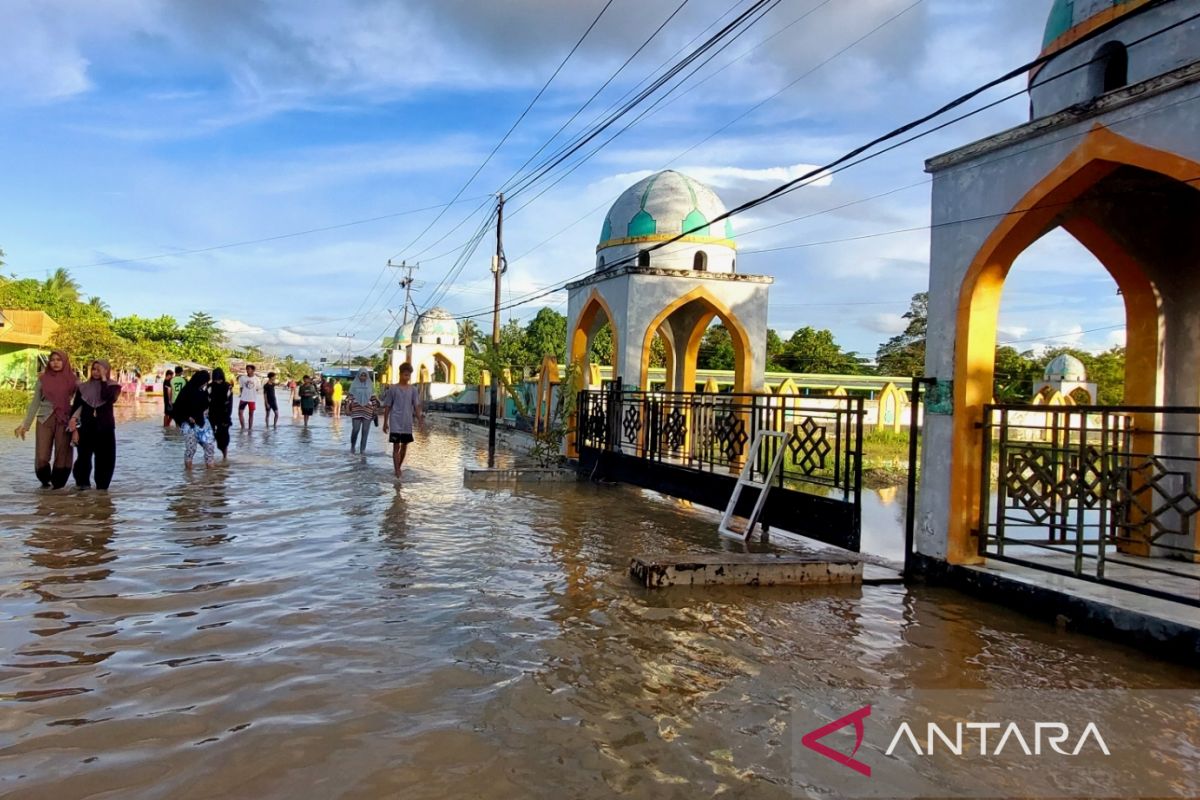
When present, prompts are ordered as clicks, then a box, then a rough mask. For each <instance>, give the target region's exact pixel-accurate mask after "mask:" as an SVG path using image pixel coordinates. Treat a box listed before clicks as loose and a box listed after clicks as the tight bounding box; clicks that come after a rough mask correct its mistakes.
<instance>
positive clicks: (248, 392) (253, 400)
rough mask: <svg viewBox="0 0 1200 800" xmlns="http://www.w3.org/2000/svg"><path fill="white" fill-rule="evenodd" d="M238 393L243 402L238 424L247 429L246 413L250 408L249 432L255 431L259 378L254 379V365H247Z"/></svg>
mask: <svg viewBox="0 0 1200 800" xmlns="http://www.w3.org/2000/svg"><path fill="white" fill-rule="evenodd" d="M238 391H239V392H240V394H241V400H240V401H239V402H238V423H239V424H240V425H241V426H242V428H243V429H246V428H247V426H246V419H245V413H246V408H247V406H248V407H249V408H250V425H249V430H254V408H255V406H257V405H258V378H256V377H254V365H253V364H247V365H246V374H245V375H243V376H241V377H240V378H238Z"/></svg>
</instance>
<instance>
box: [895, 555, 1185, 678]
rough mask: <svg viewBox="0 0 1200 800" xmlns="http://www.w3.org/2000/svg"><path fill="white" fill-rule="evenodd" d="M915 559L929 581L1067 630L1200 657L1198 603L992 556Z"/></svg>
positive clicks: (1164, 654)
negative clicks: (977, 560) (958, 560)
mask: <svg viewBox="0 0 1200 800" xmlns="http://www.w3.org/2000/svg"><path fill="white" fill-rule="evenodd" d="M916 561H917V565H918V569H919V571H920V572H921V573H923V574H924V576H925V578H926V579H927V580H929V581H930V582H931V583H937V584H942V585H947V586H951V587H953V588H955V589H958V590H960V591H963V592H967V593H968V594H971V595H974V596H976V597H980V598H982V599H985V600H990V601H992V602H997V603H1002V604H1003V605H1005V606H1006V607H1008V608H1010V609H1012V610H1014V611H1021V612H1023V613H1026V614H1029V615H1031V616H1033V617H1036V618H1039V619H1042V620H1045V621H1046V622H1049V623H1052V624H1056V625H1059V626H1061V627H1063V628H1065V629H1066V630H1070V631H1076V632H1079V633H1087V634H1091V635H1094V636H1102V637H1104V638H1106V639H1111V640H1114V641H1118V642H1122V643H1124V644H1128V645H1131V646H1133V647H1137V648H1139V649H1141V650H1143V651H1145V652H1148V653H1153V654H1155V655H1157V656H1160V657H1164V658H1170V659H1173V660H1178V661H1181V662H1183V663H1187V664H1189V665H1191V666H1195V665H1196V663H1197V659H1198V658H1200V608H1197V607H1195V606H1190V605H1187V604H1184V603H1177V602H1172V601H1170V600H1163V599H1160V598H1157V597H1150V596H1148V595H1144V594H1140V593H1138V592H1133V591H1129V590H1127V589H1121V588H1118V587H1115V586H1110V585H1105V584H1100V583H1096V582H1093V581H1086V580H1081V579H1079V578H1074V577H1070V576H1066V575H1058V574H1055V573H1051V572H1046V571H1045V570H1042V569H1036V568H1034V567H1031V566H1025V565H1022V564H1012V563H1008V562H1004V561H999V560H997V559H990V560H988V561H987V562H986V563H984V564H971V565H959V564H947V563H945V562H944V561H939V560H937V559H931V558H929V557H927V556H921V555H917V556H916Z"/></svg>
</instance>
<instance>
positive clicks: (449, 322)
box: [412, 307, 458, 344]
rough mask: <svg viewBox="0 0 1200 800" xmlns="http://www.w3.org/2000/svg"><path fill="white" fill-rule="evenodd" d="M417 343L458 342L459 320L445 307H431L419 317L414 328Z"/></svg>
mask: <svg viewBox="0 0 1200 800" xmlns="http://www.w3.org/2000/svg"><path fill="white" fill-rule="evenodd" d="M412 336H413V341H415V342H416V343H417V344H434V343H437V344H458V322H457V321H456V320H455V319H454V315H453V314H451V313H450V312H449V311H447V310H446V309H444V308H441V307H438V308H431V309H429V310H428V311H426V312H425V313H424V314H422V315H421V316H420V317H418V318H417V325H416V328H415V329H414V330H413V334H412Z"/></svg>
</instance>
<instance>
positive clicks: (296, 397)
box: [288, 373, 370, 427]
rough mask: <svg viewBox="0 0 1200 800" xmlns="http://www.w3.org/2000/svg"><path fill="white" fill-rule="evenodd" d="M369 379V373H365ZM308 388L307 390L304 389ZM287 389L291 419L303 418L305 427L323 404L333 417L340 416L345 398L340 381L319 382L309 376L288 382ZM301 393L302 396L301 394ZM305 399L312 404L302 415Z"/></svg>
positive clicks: (322, 379) (344, 391)
mask: <svg viewBox="0 0 1200 800" xmlns="http://www.w3.org/2000/svg"><path fill="white" fill-rule="evenodd" d="M367 375H368V377H370V373H367ZM304 387H308V388H304ZM288 389H290V390H291V392H292V419H298V418H299V417H301V416H304V417H305V420H304V423H305V426H306V427H307V425H308V419H307V418H308V417H311V416H312V414H313V412H315V411H316V410H317V407H318V406H319V405H320V404H321V403H322V402H324V404H325V410H326V411H328V412H329V413H330V414H332V415H333V416H334V417H340V416H341V415H342V405H343V400H344V399H345V396H346V390H345V387H343V386H342V384H341V382H340V381H335V380H330V379H329V378H326V377H322V378H321V380H320V382H318V381H317V379H316V378H313V377H312V376H311V375H305V376H304V378H303V380H301V381H300V382H299V383H296V382H295V381H289V382H288ZM302 391H303V394H302V393H301V392H302ZM305 397H307V398H308V399H309V400H311V401H312V402H311V403H309V413H308V414H304V413H303V407H304V403H303V402H302V401H303V400H304V398H305Z"/></svg>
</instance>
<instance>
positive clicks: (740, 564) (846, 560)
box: [629, 553, 863, 589]
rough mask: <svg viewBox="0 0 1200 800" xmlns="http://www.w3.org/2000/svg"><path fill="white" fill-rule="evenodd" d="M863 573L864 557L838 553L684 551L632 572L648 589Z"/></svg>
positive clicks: (814, 581)
mask: <svg viewBox="0 0 1200 800" xmlns="http://www.w3.org/2000/svg"><path fill="white" fill-rule="evenodd" d="M862 575H863V565H862V561H861V560H860V559H858V558H856V557H854V556H853V555H845V556H843V555H839V554H836V553H680V554H675V555H670V554H667V555H656V556H646V555H641V556H634V557H633V558H632V559H630V561H629V576H630V577H631V578H633V580H634V581H635V582H637V583H639V584H641V585H642V586H645V587H647V588H649V589H662V588H665V587H667V586H810V585H833V584H859V583H862Z"/></svg>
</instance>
